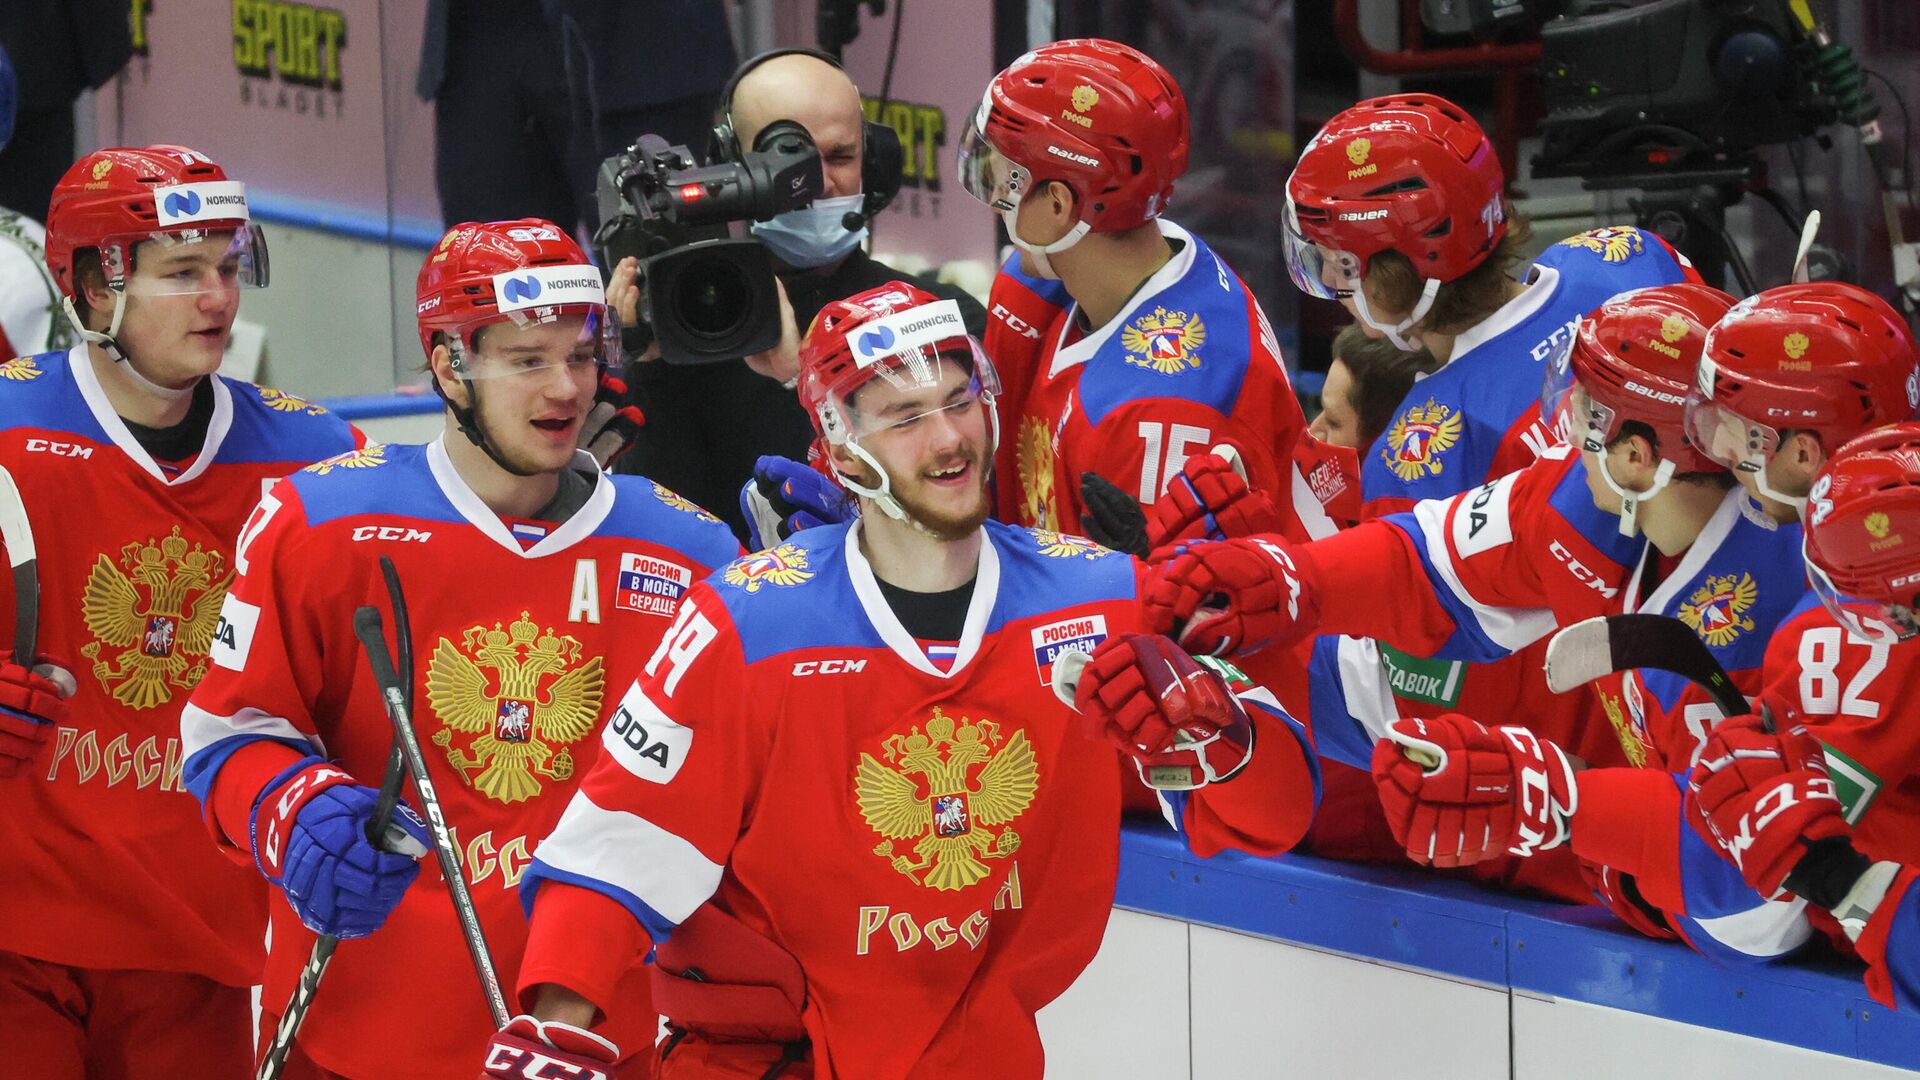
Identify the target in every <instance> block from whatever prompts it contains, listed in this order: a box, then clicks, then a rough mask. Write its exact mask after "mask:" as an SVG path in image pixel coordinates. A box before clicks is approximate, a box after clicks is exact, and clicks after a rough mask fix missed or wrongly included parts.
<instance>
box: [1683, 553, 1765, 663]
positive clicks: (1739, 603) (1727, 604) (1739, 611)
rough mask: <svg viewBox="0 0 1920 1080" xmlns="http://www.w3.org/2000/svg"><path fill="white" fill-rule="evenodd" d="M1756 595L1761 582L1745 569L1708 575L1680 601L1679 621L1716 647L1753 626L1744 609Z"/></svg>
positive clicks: (1755, 598) (1725, 643)
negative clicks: (1758, 582) (1705, 579)
mask: <svg viewBox="0 0 1920 1080" xmlns="http://www.w3.org/2000/svg"><path fill="white" fill-rule="evenodd" d="M1759 598H1760V586H1759V585H1758V584H1756V583H1755V582H1754V580H1753V575H1752V574H1749V573H1746V572H1745V571H1742V572H1741V574H1740V576H1739V577H1738V578H1735V577H1734V576H1733V575H1732V574H1721V575H1718V576H1713V577H1708V578H1707V581H1706V584H1704V585H1702V586H1700V587H1699V588H1698V589H1695V590H1694V592H1693V595H1692V596H1690V597H1688V598H1687V600H1686V602H1685V603H1683V604H1681V605H1680V621H1681V622H1683V623H1686V624H1687V625H1688V626H1690V627H1692V628H1693V632H1694V633H1696V634H1699V635H1700V637H1701V638H1702V639H1704V640H1705V641H1706V643H1707V644H1709V645H1712V646H1714V647H1716V648H1718V647H1719V646H1722V645H1727V644H1730V643H1731V642H1732V641H1733V639H1735V638H1737V637H1739V636H1740V634H1741V632H1742V631H1745V630H1751V629H1753V619H1752V618H1750V617H1748V615H1747V609H1748V608H1751V607H1752V606H1753V603H1754V601H1755V600H1758V599H1759Z"/></svg>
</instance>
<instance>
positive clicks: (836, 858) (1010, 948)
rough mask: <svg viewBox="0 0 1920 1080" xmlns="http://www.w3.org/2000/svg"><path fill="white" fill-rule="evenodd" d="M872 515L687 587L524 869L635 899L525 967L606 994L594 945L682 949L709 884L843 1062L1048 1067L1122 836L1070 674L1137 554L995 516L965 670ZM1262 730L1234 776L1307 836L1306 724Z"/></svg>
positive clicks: (1111, 758)
mask: <svg viewBox="0 0 1920 1080" xmlns="http://www.w3.org/2000/svg"><path fill="white" fill-rule="evenodd" d="M859 528H860V526H859V525H858V524H857V523H856V524H855V525H853V526H850V527H849V526H834V527H827V528H819V529H809V530H807V531H806V532H803V533H800V534H797V535H796V536H795V537H794V538H793V540H792V541H791V542H789V543H785V544H782V545H780V546H778V547H776V548H773V549H771V550H769V551H763V552H760V553H758V554H755V555H751V556H748V557H747V558H745V559H742V560H741V561H739V562H737V563H735V564H733V565H732V566H730V567H728V568H727V569H726V570H725V571H724V572H723V573H721V574H718V575H716V576H715V577H714V578H713V579H711V580H710V581H709V582H707V583H705V584H702V585H700V586H698V587H696V588H695V589H694V591H693V592H692V593H691V594H690V595H689V598H688V600H687V603H686V605H685V606H684V607H682V608H681V611H680V616H679V619H678V621H677V622H676V623H675V625H674V628H673V629H672V630H670V631H669V633H668V636H667V638H666V639H665V640H664V641H663V642H662V644H661V646H660V647H659V649H658V650H657V651H656V652H655V653H654V654H653V656H652V658H651V659H650V660H649V661H648V662H647V664H646V668H645V670H644V672H643V673H642V674H641V677H640V679H639V681H638V682H636V683H635V684H634V686H633V687H632V688H631V689H630V690H628V691H627V694H626V696H625V698H624V699H623V700H622V701H621V703H620V707H619V708H618V710H617V711H616V712H615V714H614V718H613V721H612V722H611V723H610V724H609V726H608V727H607V729H606V734H605V741H606V746H607V749H608V752H607V753H606V754H604V755H602V757H601V759H600V762H599V764H598V765H596V766H595V767H594V769H593V771H592V772H591V773H589V775H588V776H587V778H586V779H585V781H583V783H582V785H581V789H580V793H579V795H577V796H576V797H575V798H574V800H573V802H572V804H571V805H570V806H569V807H568V808H567V812H566V815H565V817H564V818H562V820H561V822H560V825H559V827H558V828H557V829H556V830H555V831H554V833H553V835H551V836H550V837H548V838H547V839H546V841H545V842H543V843H542V844H541V846H540V849H539V852H538V854H537V857H536V859H535V861H534V866H533V869H532V870H531V871H530V872H529V874H528V883H527V885H526V886H523V889H525V890H527V891H531V890H533V889H536V888H538V887H540V883H541V882H542V881H545V882H554V883H561V884H564V885H571V886H581V887H585V888H588V889H592V890H594V891H596V892H598V893H600V894H602V895H604V896H606V897H609V898H611V899H612V900H614V901H616V902H617V903H618V904H619V905H620V907H621V908H624V909H625V914H623V913H622V912H621V911H620V910H619V909H617V908H613V907H612V906H611V905H601V906H599V907H595V908H591V909H583V910H592V911H598V912H600V913H602V914H603V915H606V916H608V917H610V919H611V922H608V923H607V924H605V925H603V924H602V923H601V922H600V921H598V920H589V921H590V925H578V926H571V927H570V928H569V930H570V933H571V934H572V939H571V940H572V941H573V942H574V947H575V948H577V949H578V950H579V951H580V953H581V955H579V956H576V957H572V958H569V957H564V956H541V957H538V958H536V957H534V956H531V955H530V956H529V957H528V964H527V967H528V970H529V971H533V970H538V971H539V972H540V974H539V976H538V979H539V980H540V981H552V982H559V983H561V984H562V985H567V986H570V987H573V988H574V989H576V990H581V991H582V992H585V989H586V987H587V984H590V983H591V981H592V980H591V977H590V976H589V975H587V974H585V973H586V972H587V971H589V970H590V969H592V968H593V967H594V960H593V957H592V955H591V954H592V953H594V952H595V951H599V950H604V949H605V948H606V947H607V944H606V943H608V942H622V941H636V940H639V938H640V935H639V934H638V932H637V928H644V930H645V936H646V937H647V938H650V939H651V940H652V941H656V942H658V941H665V940H666V939H668V938H669V937H670V936H671V935H672V934H673V932H674V928H675V927H676V926H677V925H678V924H680V923H681V922H683V921H685V920H686V919H687V917H688V916H689V915H691V914H692V913H693V912H694V911H695V910H696V909H697V908H698V907H700V905H702V904H704V903H708V902H709V901H711V902H712V903H714V904H717V905H719V906H720V907H721V908H723V909H724V910H725V911H727V912H728V913H730V914H731V915H732V916H734V917H735V918H737V919H738V920H740V921H741V922H742V923H744V924H745V925H746V926H747V927H749V928H750V929H752V930H753V931H755V932H757V933H759V934H762V935H764V936H765V937H766V938H768V939H769V940H771V941H772V942H774V943H775V944H777V945H779V946H780V947H781V948H783V949H785V950H786V951H787V952H789V953H791V954H792V955H793V956H794V958H795V959H796V960H798V962H799V964H800V966H801V968H802V970H803V971H804V973H805V976H806V986H807V1004H806V1008H805V1011H804V1014H803V1018H804V1021H805V1023H806V1026H807V1030H808V1033H809V1035H810V1037H811V1039H812V1044H813V1068H814V1073H813V1075H814V1076H816V1077H818V1078H820V1080H829V1078H831V1077H859V1078H861V1080H889V1078H900V1077H953V1076H985V1075H993V1076H1004V1077H1037V1076H1039V1075H1040V1072H1041V1048H1040V1041H1039V1035H1038V1032H1037V1031H1036V1029H1035V1026H1034V1021H1033V1014H1034V1012H1035V1011H1036V1010H1037V1009H1039V1008H1040V1007H1041V1006H1042V1005H1045V1004H1046V1003H1047V1002H1049V1001H1051V1000H1053V999H1054V998H1055V997H1057V996H1058V995H1059V994H1060V993H1061V992H1062V991H1063V990H1065V989H1066V988H1067V986H1068V985H1069V984H1071V983H1072V982H1073V980H1074V978H1075V977H1076V976H1078V975H1079V973H1080V971H1081V970H1082V969H1083V968H1084V967H1085V966H1086V964H1087V962H1088V961H1089V960H1091V959H1092V958H1093V955H1094V952H1095V950H1096V949H1097V948H1098V947H1099V944H1100V939H1101V935H1102V931H1103V928H1104V927H1105V925H1106V919H1107V911H1108V908H1109V906H1110V905H1111V903H1112V900H1113V885H1114V875H1115V869H1116V857H1117V855H1118V848H1119V833H1118V818H1119V813H1118V811H1119V805H1118V791H1119V789H1118V786H1117V785H1116V783H1115V779H1116V767H1117V765H1118V762H1117V761H1116V755H1115V754H1114V752H1113V751H1112V750H1111V749H1110V748H1109V747H1108V746H1107V745H1106V744H1104V743H1102V742H1095V741H1091V740H1089V739H1088V738H1087V737H1086V736H1085V735H1084V734H1083V733H1082V730H1081V723H1080V720H1079V718H1078V717H1076V716H1074V715H1073V713H1072V712H1071V710H1069V709H1068V708H1067V707H1066V706H1065V705H1063V704H1062V703H1061V702H1060V701H1059V699H1058V698H1057V697H1056V696H1055V694H1054V692H1053V690H1052V689H1051V688H1050V686H1049V684H1050V681H1051V679H1052V676H1053V666H1054V663H1055V662H1056V660H1057V659H1058V657H1059V656H1060V654H1061V652H1062V651H1064V650H1066V649H1068V648H1079V649H1082V650H1090V649H1091V648H1092V647H1093V646H1094V645H1096V644H1098V642H1099V641H1101V640H1103V639H1104V638H1106V637H1107V636H1109V635H1111V634H1116V633H1119V632H1121V631H1125V630H1131V629H1136V628H1137V623H1136V620H1137V618H1138V615H1137V609H1136V607H1135V603H1134V597H1135V581H1136V579H1135V573H1136V571H1135V564H1134V562H1133V560H1131V559H1128V558H1127V557H1125V556H1121V555H1116V554H1115V553H1113V552H1109V551H1106V550H1105V549H1103V548H1100V547H1098V546H1096V545H1093V544H1092V543H1091V542H1089V541H1086V540H1083V539H1080V538H1078V537H1068V536H1061V535H1059V534H1056V533H1051V532H1043V531H1038V530H1034V531H1029V530H1026V529H1017V528H1013V527H1009V526H1004V525H999V524H996V523H989V524H988V525H987V526H986V530H985V542H984V543H983V544H982V547H981V556H980V563H979V571H978V576H977V577H976V579H975V584H974V592H973V596H972V600H971V603H970V606H969V608H968V612H967V617H966V623H965V631H964V633H963V636H962V639H961V641H960V643H959V652H958V655H957V657H956V659H955V660H954V662H953V665H952V667H951V668H950V669H949V670H946V671H942V670H941V668H940V667H938V666H937V665H935V664H933V663H932V662H931V661H929V660H928V659H927V657H926V655H925V653H924V652H922V650H921V649H920V647H919V646H918V645H917V644H916V643H915V641H914V640H913V639H912V638H911V637H909V636H908V634H907V631H906V630H905V629H904V628H903V627H902V626H901V624H900V622H899V620H898V619H897V618H896V617H895V616H894V614H893V612H892V610H891V608H889V607H888V605H887V603H886V601H885V599H884V598H883V596H882V595H881V593H880V590H879V586H878V584H877V582H876V580H875V578H874V574H873V570H872V568H871V567H870V566H869V565H868V563H867V560H866V559H865V557H864V556H863V555H862V554H861V551H860V545H859V532H858V529H859ZM1255 724H1256V726H1257V727H1259V728H1260V730H1259V731H1258V732H1257V735H1256V748H1257V749H1256V753H1255V755H1254V759H1253V763H1251V764H1250V765H1249V766H1248V770H1249V771H1248V773H1243V774H1242V775H1241V776H1239V777H1236V778H1235V780H1234V782H1233V783H1231V784H1225V785H1219V786H1218V789H1217V791H1218V792H1219V793H1220V794H1221V795H1222V797H1226V798H1239V799H1244V800H1254V801H1259V800H1264V801H1265V802H1266V803H1267V804H1268V817H1267V821H1268V822H1270V823H1281V825H1280V827H1281V828H1282V830H1283V831H1285V830H1290V831H1291V832H1292V836H1291V837H1287V836H1284V835H1279V834H1278V833H1273V832H1269V833H1268V834H1267V836H1266V837H1265V840H1266V841H1270V842H1273V843H1276V844H1278V845H1279V846H1282V847H1284V846H1285V845H1288V844H1291V843H1292V842H1293V840H1294V839H1297V838H1298V835H1299V833H1300V832H1303V831H1304V829H1305V827H1306V822H1307V818H1308V817H1309V816H1310V815H1311V812H1312V799H1313V794H1314V793H1313V790H1312V787H1313V785H1312V783H1311V781H1310V779H1307V777H1308V774H1309V772H1310V768H1311V767H1310V765H1309V764H1308V760H1309V759H1308V755H1307V753H1306V750H1305V746H1304V735H1303V734H1301V733H1300V732H1299V730H1298V728H1297V725H1292V724H1291V723H1290V722H1287V721H1285V720H1284V718H1282V717H1280V716H1279V715H1278V714H1277V713H1275V712H1270V711H1267V710H1264V709H1261V710H1256V716H1255ZM1256 767H1258V768H1262V769H1266V770H1270V771H1268V772H1266V773H1264V774H1256V773H1254V772H1253V770H1254V769H1255V768H1256ZM1215 793H1216V789H1215V788H1208V789H1203V790H1202V791H1201V792H1197V793H1195V794H1194V796H1193V797H1192V798H1189V799H1187V800H1185V801H1186V808H1185V813H1184V820H1185V821H1186V822H1188V823H1189V824H1190V825H1191V824H1193V823H1195V822H1196V821H1198V822H1199V826H1198V827H1199V828H1200V829H1201V830H1203V831H1209V830H1213V829H1214V825H1213V824H1212V823H1211V822H1209V821H1205V820H1201V819H1202V818H1203V817H1204V814H1201V813H1197V811H1196V807H1198V806H1199V805H1201V804H1203V803H1204V802H1205V801H1206V800H1207V799H1208V798H1211V797H1213V795H1214V794H1215ZM1227 816H1229V817H1234V816H1237V815H1234V814H1228V815H1227ZM1283 819H1284V822H1283ZM1256 831H1258V830H1256ZM1209 835H1211V836H1214V837H1221V836H1225V835H1227V834H1226V833H1224V832H1220V831H1209ZM1243 838H1244V836H1243ZM541 910H542V909H540V908H538V907H536V909H535V912H536V914H535V917H536V920H538V919H539V917H540V913H541ZM628 915H630V916H631V919H629V918H628V917H627V916H628ZM549 939H550V935H548V934H547V932H546V931H545V930H544V929H543V930H541V931H540V932H539V934H538V935H537V936H536V940H541V941H545V940H549ZM530 977H532V976H530Z"/></svg>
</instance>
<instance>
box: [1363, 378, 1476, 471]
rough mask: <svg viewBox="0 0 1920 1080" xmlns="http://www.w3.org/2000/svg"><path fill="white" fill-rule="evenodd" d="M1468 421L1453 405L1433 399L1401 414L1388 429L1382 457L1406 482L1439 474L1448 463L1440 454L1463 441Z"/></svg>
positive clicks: (1382, 448) (1388, 466) (1381, 451)
mask: <svg viewBox="0 0 1920 1080" xmlns="http://www.w3.org/2000/svg"><path fill="white" fill-rule="evenodd" d="M1465 426H1466V422H1465V421H1464V420H1462V419H1461V417H1460V414H1459V413H1457V412H1454V411H1453V409H1452V408H1451V407H1449V406H1446V405H1442V404H1440V402H1438V401H1437V400H1435V399H1433V398H1428V399H1427V401H1426V404H1424V405H1415V406H1413V407H1412V408H1410V409H1408V410H1407V411H1406V412H1404V413H1401V414H1400V415H1399V417H1397V418H1396V419H1395V420H1394V421H1393V426H1392V427H1390V428H1388V429H1387V444H1386V445H1385V446H1383V447H1381V449H1380V460H1381V461H1383V462H1385V463H1386V466H1387V468H1389V469H1392V470H1393V475H1395V476H1397V477H1399V478H1400V479H1401V480H1402V481H1404V482H1409V483H1410V482H1412V481H1414V480H1418V479H1420V478H1421V477H1423V476H1438V475H1439V474H1440V473H1441V472H1442V471H1443V469H1444V468H1445V466H1444V465H1443V464H1442V463H1441V461H1440V455H1441V454H1443V453H1445V452H1446V451H1447V450H1448V449H1450V448H1452V446H1453V444H1454V443H1456V442H1459V441H1460V433H1461V431H1462V430H1463V429H1464V428H1465Z"/></svg>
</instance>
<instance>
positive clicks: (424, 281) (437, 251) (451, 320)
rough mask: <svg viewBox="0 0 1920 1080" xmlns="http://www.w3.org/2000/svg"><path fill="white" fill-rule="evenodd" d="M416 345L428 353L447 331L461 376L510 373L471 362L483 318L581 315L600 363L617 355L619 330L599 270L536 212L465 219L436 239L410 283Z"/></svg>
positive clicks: (525, 321)
mask: <svg viewBox="0 0 1920 1080" xmlns="http://www.w3.org/2000/svg"><path fill="white" fill-rule="evenodd" d="M414 299H415V302H416V310H417V313H418V315H419V319H420V347H421V348H422V349H424V350H425V351H426V353H427V355H428V356H429V357H431V356H432V355H433V346H434V335H435V334H443V335H445V337H446V342H447V346H448V349H449V350H450V351H451V352H452V353H453V363H454V370H455V371H456V372H458V373H459V375H460V376H461V377H462V378H466V379H472V378H483V377H486V376H488V375H490V374H512V373H514V372H515V371H519V370H524V368H513V369H506V368H496V367H493V366H489V365H480V364H476V363H475V362H474V354H475V350H474V334H475V333H477V332H478V331H479V330H480V329H481V328H482V327H484V326H486V325H488V324H489V323H499V322H511V323H513V324H514V325H515V326H523V327H524V326H532V325H536V324H540V323H549V322H553V321H554V320H556V319H558V318H559V317H560V316H562V315H572V314H578V315H584V316H585V317H586V321H585V323H584V325H583V326H582V328H581V342H582V345H583V346H590V347H591V349H592V351H593V356H594V360H595V362H596V363H597V364H598V365H599V366H600V367H602V368H605V367H606V366H607V365H608V364H610V363H611V362H612V360H613V358H614V357H615V356H617V355H619V354H618V352H617V351H616V350H617V349H618V348H619V342H620V329H619V325H618V322H617V321H616V320H615V319H613V318H611V317H610V316H609V313H608V311H607V296H606V289H605V287H604V286H603V285H602V284H601V281H600V271H599V270H598V269H596V268H595V267H594V266H593V264H592V262H591V261H589V260H588V258H587V253H586V252H584V251H582V250H580V245H579V244H577V243H575V242H574V239H573V237H571V236H569V235H567V232H566V230H565V229H562V228H560V227H559V226H558V225H555V224H554V223H552V222H550V221H542V220H541V219H539V218H521V219H520V220H518V221H492V222H486V223H484V224H483V223H480V222H472V221H469V222H466V223H465V224H462V225H455V226H454V227H453V228H452V229H451V230H449V231H448V232H447V234H446V235H445V236H443V237H441V238H440V243H439V244H438V245H436V246H435V247H434V249H433V252H432V254H430V255H428V256H427V261H426V264H425V265H424V266H422V267H421V268H420V278H419V281H418V282H417V283H416V285H415V288H414Z"/></svg>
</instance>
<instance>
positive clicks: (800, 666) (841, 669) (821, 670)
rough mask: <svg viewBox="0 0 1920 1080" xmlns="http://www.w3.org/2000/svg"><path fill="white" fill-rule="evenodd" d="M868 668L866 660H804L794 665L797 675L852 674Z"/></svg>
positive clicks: (794, 671)
mask: <svg viewBox="0 0 1920 1080" xmlns="http://www.w3.org/2000/svg"><path fill="white" fill-rule="evenodd" d="M866 669H867V662H866V661H865V660H802V661H800V662H799V663H797V664H795V665H793V673H794V674H795V675H851V674H853V673H854V672H856V671H865V670H866Z"/></svg>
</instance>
